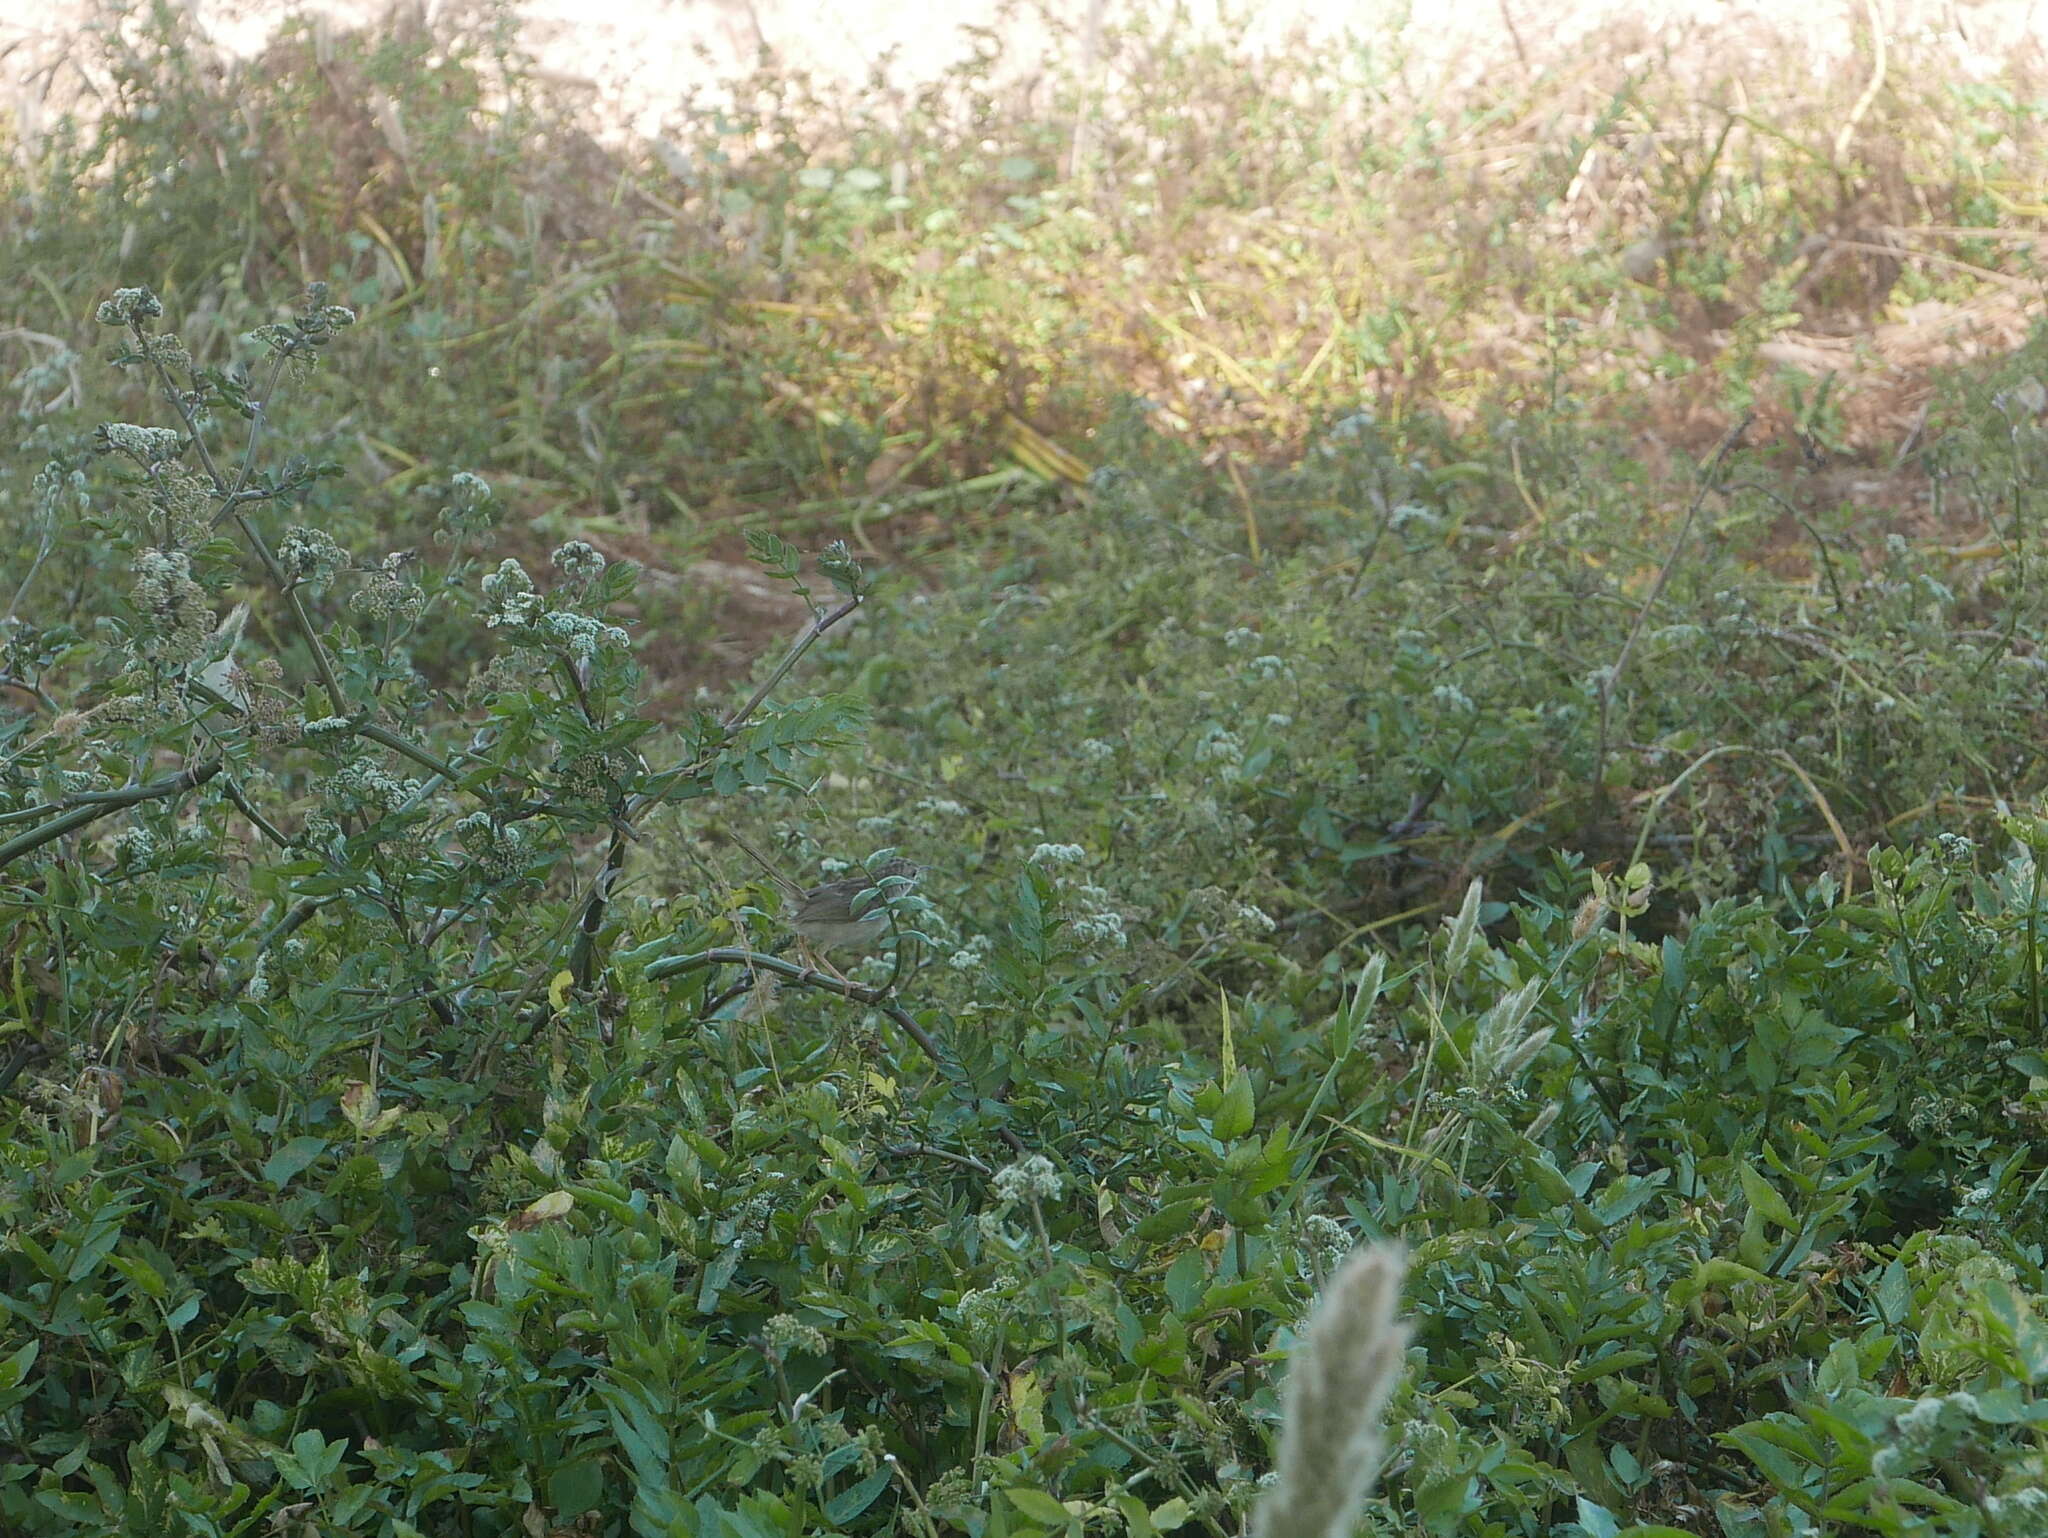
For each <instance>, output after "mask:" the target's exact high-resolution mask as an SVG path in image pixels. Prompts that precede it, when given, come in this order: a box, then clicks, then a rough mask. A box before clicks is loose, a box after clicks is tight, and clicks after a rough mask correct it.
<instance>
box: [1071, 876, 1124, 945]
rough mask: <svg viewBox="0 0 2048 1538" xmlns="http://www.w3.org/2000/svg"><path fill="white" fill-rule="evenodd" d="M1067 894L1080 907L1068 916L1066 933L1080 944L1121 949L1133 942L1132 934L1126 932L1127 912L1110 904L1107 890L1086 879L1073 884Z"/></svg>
mask: <svg viewBox="0 0 2048 1538" xmlns="http://www.w3.org/2000/svg"><path fill="white" fill-rule="evenodd" d="M1067 895H1068V896H1069V897H1071V898H1072V899H1073V901H1074V902H1075V904H1076V905H1077V907H1078V909H1079V911H1078V912H1076V913H1075V914H1074V915H1073V916H1072V917H1071V918H1069V919H1068V920H1067V933H1068V934H1070V935H1072V936H1073V937H1074V938H1075V939H1076V940H1078V941H1079V942H1080V943H1081V944H1083V945H1088V946H1094V947H1096V948H1098V949H1103V950H1121V949H1123V947H1124V946H1125V945H1127V944H1129V943H1130V937H1129V936H1128V935H1126V934H1125V933H1124V916H1123V915H1122V914H1121V913H1119V912H1117V910H1116V909H1115V908H1114V907H1113V906H1111V904H1110V899H1109V893H1108V892H1107V891H1106V890H1104V889H1103V888H1102V887H1099V886H1092V885H1089V884H1086V883H1083V884H1082V885H1080V886H1076V887H1073V888H1071V889H1070V890H1069V892H1068V894H1067Z"/></svg>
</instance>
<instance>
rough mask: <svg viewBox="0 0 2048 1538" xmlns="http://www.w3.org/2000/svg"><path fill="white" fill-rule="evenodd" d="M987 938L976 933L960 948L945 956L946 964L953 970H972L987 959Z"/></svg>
mask: <svg viewBox="0 0 2048 1538" xmlns="http://www.w3.org/2000/svg"><path fill="white" fill-rule="evenodd" d="M988 953H989V938H988V936H987V935H976V936H974V937H973V938H972V939H970V940H969V941H968V942H967V943H966V944H965V945H963V946H961V947H960V949H958V950H957V951H955V952H953V954H952V955H950V956H948V957H947V958H946V965H947V966H949V967H951V968H952V969H953V970H954V971H955V972H972V971H975V970H977V969H978V968H980V967H981V966H983V965H984V964H985V963H986V962H987V961H988Z"/></svg>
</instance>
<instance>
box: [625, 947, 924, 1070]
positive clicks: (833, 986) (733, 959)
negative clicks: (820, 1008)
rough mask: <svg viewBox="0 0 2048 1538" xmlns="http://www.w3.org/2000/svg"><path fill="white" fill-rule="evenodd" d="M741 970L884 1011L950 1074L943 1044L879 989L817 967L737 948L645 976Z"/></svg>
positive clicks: (682, 960) (665, 963)
mask: <svg viewBox="0 0 2048 1538" xmlns="http://www.w3.org/2000/svg"><path fill="white" fill-rule="evenodd" d="M718 966H739V967H750V968H753V969H755V970H757V971H763V972H773V973H775V974H776V975H777V976H778V977H782V978H786V979H787V980H788V981H790V982H792V983H795V984H796V985H797V986H798V987H800V988H818V989H822V990H823V991H824V992H826V993H836V994H838V995H839V996H840V997H842V998H847V999H851V1000H853V1002H854V1003H856V1004H866V1005H868V1006H870V1007H871V1008H874V1009H878V1010H880V1011H881V1012H882V1013H883V1014H885V1015H887V1016H888V1017H889V1018H890V1019H891V1020H893V1021H894V1022H895V1023H896V1025H897V1027H898V1028H899V1029H900V1030H901V1031H902V1032H903V1034H904V1035H906V1036H908V1037H909V1038H910V1039H911V1040H912V1041H914V1042H916V1043H917V1044H918V1046H919V1047H921V1048H923V1049H924V1054H925V1056H927V1057H929V1058H930V1059H931V1060H932V1061H933V1062H934V1063H936V1064H937V1065H938V1066H939V1068H940V1070H941V1071H942V1072H943V1071H946V1070H947V1069H948V1068H949V1066H950V1065H949V1064H948V1061H947V1058H946V1054H945V1053H943V1052H941V1051H940V1050H939V1044H938V1043H937V1042H936V1041H934V1040H932V1036H931V1033H930V1032H929V1031H927V1030H926V1029H925V1028H924V1027H923V1026H921V1025H919V1024H918V1023H917V1021H916V1020H915V1019H914V1018H912V1016H911V1014H910V1012H909V1011H908V1010H906V1009H905V1008H904V1007H903V1006H902V1005H901V1004H898V1003H897V1002H896V1001H895V1000H894V999H892V998H890V997H889V996H888V995H887V994H886V993H884V992H883V991H882V990H880V989H878V988H863V987H862V986H861V985H860V984H859V983H850V982H846V981H844V980H843V979H840V978H835V977H833V976H831V975H830V974H828V973H825V972H820V971H819V970H818V969H817V968H816V967H805V966H799V965H797V963H795V962H794V961H785V960H783V959H782V957H780V956H768V955H764V954H763V953H761V952H760V951H750V950H744V949H741V948H739V947H737V946H720V947H718V948H716V949H713V950H708V951H697V952H694V953H693V954H691V955H687V956H664V957H662V958H661V960H659V961H657V962H654V963H652V964H651V965H650V966H649V967H648V968H647V970H646V972H645V973H643V974H642V975H643V976H645V977H646V979H647V980H648V981H649V982H650V983H658V982H660V981H662V980H663V979H664V978H669V977H675V976H677V975H678V974H680V973H683V972H694V971H698V970H700V969H701V968H704V967H718Z"/></svg>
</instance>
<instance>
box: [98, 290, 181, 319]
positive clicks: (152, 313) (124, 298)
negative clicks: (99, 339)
mask: <svg viewBox="0 0 2048 1538" xmlns="http://www.w3.org/2000/svg"><path fill="white" fill-rule="evenodd" d="M163 312H164V307H163V305H162V303H161V302H160V301H159V300H158V299H157V297H156V295H155V294H152V293H151V292H150V291H149V290H148V289H146V288H117V289H115V290H114V297H113V298H111V299H107V300H102V301H101V303H100V307H99V308H98V309H97V310H95V311H94V312H93V319H94V320H96V321H98V322H99V323H100V324H101V325H102V326H125V325H128V324H129V323H130V322H131V321H138V320H152V319H154V318H155V317H156V316H159V315H161V314H163Z"/></svg>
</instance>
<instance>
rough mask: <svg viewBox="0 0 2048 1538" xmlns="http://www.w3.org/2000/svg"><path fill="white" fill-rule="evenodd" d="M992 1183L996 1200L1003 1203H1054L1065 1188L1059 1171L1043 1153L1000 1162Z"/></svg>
mask: <svg viewBox="0 0 2048 1538" xmlns="http://www.w3.org/2000/svg"><path fill="white" fill-rule="evenodd" d="M994 1184H995V1192H996V1199H997V1200H998V1201H1005V1202H1021V1201H1032V1200H1036V1201H1047V1202H1056V1201H1058V1200H1059V1199H1060V1192H1061V1191H1062V1190H1064V1189H1065V1186H1064V1184H1063V1183H1062V1182H1061V1180H1060V1173H1059V1171H1058V1170H1056V1169H1054V1168H1053V1166H1052V1160H1050V1159H1048V1158H1046V1156H1045V1155H1044V1154H1032V1155H1030V1156H1029V1157H1027V1158H1023V1159H1019V1160H1018V1161H1017V1162H1016V1163H1015V1164H1006V1165H1004V1166H1003V1167H1002V1168H1001V1169H999V1170H997V1171H996V1175H995V1182H994Z"/></svg>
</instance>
